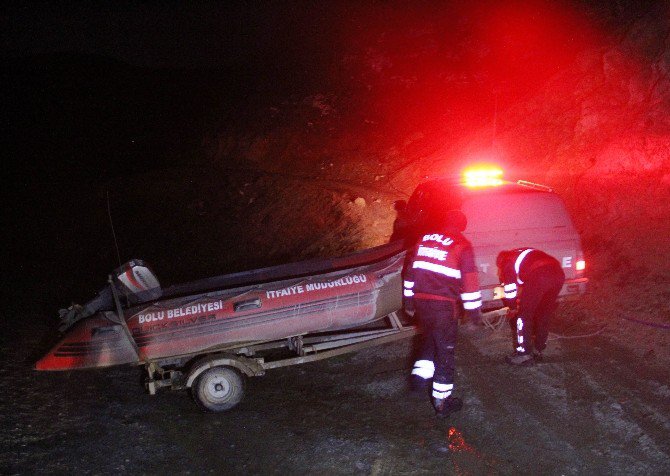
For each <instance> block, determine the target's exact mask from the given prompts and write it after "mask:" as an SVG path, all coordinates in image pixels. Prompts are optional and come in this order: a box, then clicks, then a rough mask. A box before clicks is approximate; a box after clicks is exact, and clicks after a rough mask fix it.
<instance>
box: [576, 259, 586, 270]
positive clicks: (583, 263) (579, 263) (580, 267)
mask: <svg viewBox="0 0 670 476" xmlns="http://www.w3.org/2000/svg"><path fill="white" fill-rule="evenodd" d="M575 269H576V270H577V271H584V270H585V269H586V261H584V260H583V259H580V260H579V261H577V262H576V263H575Z"/></svg>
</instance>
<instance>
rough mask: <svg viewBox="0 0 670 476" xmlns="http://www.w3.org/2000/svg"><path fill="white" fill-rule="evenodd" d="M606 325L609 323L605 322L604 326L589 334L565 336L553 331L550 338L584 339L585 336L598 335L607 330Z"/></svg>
mask: <svg viewBox="0 0 670 476" xmlns="http://www.w3.org/2000/svg"><path fill="white" fill-rule="evenodd" d="M606 327H607V324H603V326H602V327H601V328H600V329H598V330H597V331H595V332H591V333H589V334H579V335H576V336H564V335H561V334H554V333H553V332H552V333H551V334H550V335H551V339H549V340H554V339H583V338H585V337H593V336H597V335H598V334H600V333H602V332H603V331H604V330H605V328H606Z"/></svg>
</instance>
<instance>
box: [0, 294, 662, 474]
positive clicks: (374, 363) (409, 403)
mask: <svg viewBox="0 0 670 476" xmlns="http://www.w3.org/2000/svg"><path fill="white" fill-rule="evenodd" d="M7 312H10V313H17V312H21V319H22V320H23V321H24V322H26V321H27V323H26V324H25V325H23V326H21V328H20V329H18V328H17V329H15V330H14V331H13V332H10V333H9V335H7V334H5V337H6V338H9V339H11V341H10V342H9V343H5V345H3V352H2V353H3V355H2V359H3V362H4V365H3V369H2V373H1V374H0V379H1V383H2V388H3V399H2V403H1V404H0V405H1V410H2V411H1V415H2V416H1V417H0V418H1V424H2V428H3V429H4V431H3V432H2V437H1V440H2V445H0V447H1V448H2V449H1V450H0V462H1V463H0V471H1V472H2V473H3V474H42V473H45V474H53V473H64V474H71V473H78V474H119V473H132V474H156V473H164V472H166V471H167V472H171V473H175V474H208V473H212V474H226V473H229V472H242V473H245V474H286V473H287V472H290V473H297V474H314V473H320V474H374V475H378V474H436V473H437V474H482V473H486V474H511V473H521V474H538V473H541V474H594V473H597V474H603V473H606V474H622V475H623V474H658V475H661V474H667V472H668V470H669V469H670V463H669V461H670V446H669V445H668V439H667V434H668V430H669V429H670V416H669V414H668V411H667V408H668V401H669V399H670V388H668V382H669V381H670V379H669V377H670V375H669V372H668V365H667V363H668V362H667V360H661V359H658V358H657V357H655V356H653V355H649V354H641V353H640V352H635V351H631V350H630V349H627V348H626V347H622V346H620V345H619V344H617V343H616V342H617V340H618V339H617V336H618V335H619V334H620V333H621V332H622V329H620V328H619V327H618V326H616V325H614V323H612V325H610V326H608V327H607V328H606V330H605V331H604V332H601V333H598V331H599V330H600V329H597V328H593V327H590V326H587V325H585V324H584V323H582V322H564V321H562V320H560V319H561V313H560V312H559V320H558V321H557V322H556V323H555V325H554V326H553V328H552V332H553V333H552V336H551V341H550V345H549V348H548V351H547V353H546V354H547V355H546V357H545V361H544V363H542V364H538V365H536V366H534V367H529V368H522V369H519V368H510V367H508V366H506V364H504V363H503V362H502V355H503V354H505V353H506V352H507V351H508V350H509V347H510V345H509V344H510V342H509V336H508V334H507V329H505V330H504V331H495V332H494V331H481V333H477V334H467V335H464V334H461V335H460V336H459V343H458V352H457V362H458V375H457V387H456V393H457V394H458V395H460V396H461V397H462V398H463V399H464V401H465V406H464V408H463V410H462V411H461V412H459V413H458V414H455V415H453V416H452V417H450V418H448V419H446V420H440V419H436V418H435V417H434V415H433V412H432V408H431V406H430V404H429V400H428V396H427V395H426V394H412V393H409V392H408V390H407V388H406V386H405V381H406V380H405V379H406V377H407V373H408V372H409V369H410V367H411V354H412V344H413V343H412V341H404V342H399V343H395V344H387V345H385V346H383V347H379V348H373V349H368V350H365V351H361V352H358V353H356V354H351V355H346V356H342V357H339V358H335V359H331V360H327V361H322V362H317V363H312V364H307V365H303V366H296V367H289V368H284V369H276V370H274V371H271V372H269V373H268V374H267V375H266V376H265V377H262V378H258V379H254V380H251V381H249V382H248V386H247V394H246V397H245V400H244V401H243V402H242V403H241V404H240V406H239V407H238V408H237V409H235V410H234V411H232V412H230V413H228V414H218V415H213V414H204V413H201V412H200V411H199V410H198V409H197V407H196V406H195V404H194V403H193V402H192V401H191V399H190V398H189V396H188V394H186V393H183V392H181V393H178V392H173V393H162V394H159V395H157V396H153V397H152V396H149V395H147V394H145V393H144V392H143V390H142V386H141V383H140V381H141V372H140V370H139V369H137V368H131V367H122V368H114V369H107V370H100V371H81V372H71V373H36V372H34V371H33V370H32V369H31V365H32V363H33V361H34V359H35V358H36V357H37V356H38V355H39V354H40V353H41V352H43V351H44V350H45V348H46V347H45V345H44V343H45V341H47V340H48V338H49V337H50V335H49V334H51V333H52V332H53V329H52V328H51V327H50V326H46V325H45V323H44V320H43V319H42V318H41V316H39V315H36V314H35V313H34V312H26V311H25V310H23V309H22V310H20V311H19V310H18V309H13V310H12V309H11V306H6V307H5V315H3V318H5V319H6V318H7V317H15V316H11V315H9V316H8V315H7V314H6V313H7ZM603 317H604V316H603ZM559 334H560V336H564V337H563V338H560V337H559ZM581 334H596V335H593V336H591V337H582V338H574V339H573V338H569V337H575V336H577V335H581ZM613 337H614V338H613Z"/></svg>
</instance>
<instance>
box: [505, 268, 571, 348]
mask: <svg viewBox="0 0 670 476" xmlns="http://www.w3.org/2000/svg"><path fill="white" fill-rule="evenodd" d="M564 281H565V274H563V270H562V269H561V268H560V267H559V266H558V265H556V266H545V267H542V268H539V269H537V270H535V271H533V272H532V273H531V274H530V276H528V278H527V279H526V281H524V283H523V285H521V287H520V289H519V312H518V314H517V317H516V318H515V319H511V320H510V327H511V328H512V336H513V338H514V342H513V343H514V349H515V350H516V351H517V352H521V353H530V352H532V351H533V348H535V350H537V351H538V352H542V351H543V350H544V349H545V347H547V337H548V336H549V323H550V322H551V318H552V316H553V314H554V311H556V307H557V306H558V304H557V302H556V298H557V297H558V293H560V292H561V288H562V287H563V282H564Z"/></svg>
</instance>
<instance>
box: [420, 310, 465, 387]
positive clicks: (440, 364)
mask: <svg viewBox="0 0 670 476" xmlns="http://www.w3.org/2000/svg"><path fill="white" fill-rule="evenodd" d="M414 305H415V308H416V315H417V317H418V324H419V327H420V328H421V333H422V335H421V341H420V344H419V345H420V348H419V355H418V357H419V359H423V360H429V361H432V362H433V363H434V364H435V374H434V375H433V383H440V384H452V383H453V382H454V347H455V346H456V336H457V331H458V319H457V317H456V315H455V312H454V302H453V301H437V300H429V299H415V301H414Z"/></svg>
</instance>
